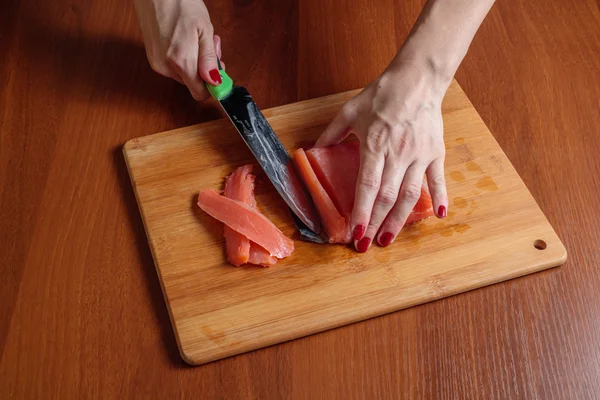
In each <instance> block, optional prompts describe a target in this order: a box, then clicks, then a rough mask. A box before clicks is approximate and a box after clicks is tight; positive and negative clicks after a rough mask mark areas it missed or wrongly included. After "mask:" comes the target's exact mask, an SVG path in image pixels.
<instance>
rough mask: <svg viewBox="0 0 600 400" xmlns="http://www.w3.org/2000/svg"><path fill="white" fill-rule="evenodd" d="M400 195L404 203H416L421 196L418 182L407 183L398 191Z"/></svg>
mask: <svg viewBox="0 0 600 400" xmlns="http://www.w3.org/2000/svg"><path fill="white" fill-rule="evenodd" d="M400 197H401V199H402V201H404V202H405V203H416V202H417V200H419V198H420V197H421V185H420V184H418V183H409V184H408V185H405V186H404V187H403V188H402V190H401V191H400Z"/></svg>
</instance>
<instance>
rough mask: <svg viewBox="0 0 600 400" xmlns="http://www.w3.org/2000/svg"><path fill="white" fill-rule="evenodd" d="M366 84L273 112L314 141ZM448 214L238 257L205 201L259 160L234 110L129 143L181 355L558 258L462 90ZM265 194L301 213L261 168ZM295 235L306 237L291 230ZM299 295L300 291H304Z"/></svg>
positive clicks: (448, 125) (225, 348)
mask: <svg viewBox="0 0 600 400" xmlns="http://www.w3.org/2000/svg"><path fill="white" fill-rule="evenodd" d="M356 94H358V91H350V92H345V93H341V94H336V95H330V96H326V97H321V98H317V99H314V100H307V101H303V102H299V103H295V104H290V105H286V106H281V107H277V108H275V109H270V110H265V116H266V117H267V118H268V120H269V123H270V124H271V126H272V127H273V129H274V130H275V132H277V135H278V136H279V138H280V140H281V141H282V143H283V145H284V146H285V147H286V148H287V149H288V151H289V152H290V154H291V152H293V151H294V150H295V149H296V148H298V147H300V146H302V145H304V144H312V143H314V141H315V140H316V138H317V137H318V136H319V134H320V133H321V132H323V130H324V129H325V128H326V127H327V124H328V123H329V121H331V120H332V119H333V118H334V117H335V116H336V114H337V113H338V112H339V110H340V108H341V106H342V105H343V104H344V102H346V101H348V100H350V99H351V98H352V97H353V96H355V95H356ZM442 113H443V116H444V126H445V138H446V143H447V145H446V147H447V155H446V175H447V179H446V180H447V182H448V193H449V197H450V199H451V206H450V207H449V215H448V218H446V219H445V220H443V221H440V220H437V219H435V218H431V219H428V220H426V221H422V222H420V223H418V224H415V225H413V226H411V227H408V228H406V229H404V230H403V232H402V234H401V235H400V236H399V238H398V239H397V240H396V241H395V243H394V245H393V246H390V247H388V248H385V249H383V248H373V249H372V251H370V252H369V253H368V254H365V255H360V254H359V253H356V252H354V251H353V250H351V249H349V248H348V247H346V246H332V245H316V244H313V243H305V242H302V241H299V240H296V250H295V252H294V254H293V255H292V257H289V258H287V259H285V260H284V261H282V262H280V263H279V264H277V266H274V267H271V268H269V269H266V270H265V269H262V268H258V269H256V268H232V267H231V265H229V264H228V262H227V260H226V257H225V255H224V238H223V227H222V224H220V223H218V221H215V220H213V219H212V218H211V217H210V216H209V215H207V214H206V213H204V212H202V211H201V210H200V209H199V208H198V207H197V206H196V199H197V196H198V192H199V191H200V190H202V189H206V188H210V189H215V190H222V189H223V179H224V177H225V176H227V175H229V174H230V173H231V172H233V171H234V170H235V169H236V168H237V167H239V166H241V165H245V164H248V163H252V164H255V165H256V164H257V163H256V160H254V158H253V157H252V155H251V154H249V153H250V152H249V150H248V149H247V148H246V147H245V146H242V145H241V144H242V143H243V141H242V139H241V137H239V135H238V133H237V132H236V130H235V128H234V127H233V125H232V124H231V122H230V121H229V119H228V118H223V119H220V120H217V121H213V122H207V123H204V124H200V125H194V126H190V127H186V128H181V129H177V130H173V131H168V132H163V133H158V134H154V135H149V136H145V137H141V138H135V139H132V140H130V141H128V142H127V143H126V144H125V146H124V149H123V152H124V155H125V159H126V160H127V166H128V170H129V175H130V177H131V180H132V184H133V187H134V191H135V194H136V198H137V202H138V206H139V208H140V211H141V214H142V219H143V221H144V226H145V230H146V234H147V236H148V240H149V242H150V248H151V250H152V254H153V258H154V262H155V265H156V269H157V272H158V276H159V278H160V282H161V286H162V288H163V293H164V295H165V299H166V302H167V306H168V309H169V314H170V316H171V320H172V323H173V328H174V330H175V335H176V337H177V342H178V345H179V349H180V352H181V356H182V357H183V359H184V360H185V361H186V362H187V363H189V364H192V365H198V364H204V363H207V362H210V361H214V360H217V359H220V358H223V357H229V356H232V355H237V354H239V353H242V352H247V351H250V350H256V349H258V348H262V347H266V346H269V345H273V344H277V343H280V342H283V341H286V340H291V339H297V338H299V337H301V336H305V335H310V334H314V333H317V332H321V331H324V330H327V329H332V328H336V327H339V326H342V325H346V324H349V323H352V322H357V321H361V320H364V319H367V318H372V317H375V316H379V315H381V314H384V313H389V312H393V311H397V310H400V309H402V308H406V307H409V306H414V305H417V304H421V303H425V302H428V301H432V300H436V299H440V298H442V297H446V296H449V295H452V294H456V293H461V292H464V291H467V290H471V289H475V288H478V287H481V286H485V285H489V284H492V283H497V282H501V281H504V280H506V279H510V278H514V277H517V276H522V275H525V274H528V273H532V272H537V271H540V270H542V269H546V268H549V267H555V266H558V265H561V264H562V263H564V262H565V260H566V256H567V254H566V249H565V248H564V246H563V244H562V243H561V241H560V239H559V238H558V237H557V236H556V234H555V232H554V230H553V229H552V227H551V226H550V224H549V223H548V221H547V220H546V218H545V217H544V215H543V213H542V212H541V210H540V209H539V207H538V205H537V204H536V202H535V200H534V199H533V198H532V197H531V194H530V193H529V191H528V190H527V188H526V187H525V185H524V184H523V182H522V181H521V179H520V178H519V176H518V174H517V173H516V171H515V170H514V168H513V166H512V165H511V164H510V162H509V161H508V159H507V158H506V155H505V154H504V153H503V152H502V150H501V149H500V147H499V146H498V144H497V143H496V141H495V140H494V137H493V136H492V134H491V133H490V131H489V130H488V129H487V127H486V126H485V124H484V123H483V121H482V120H481V118H480V117H479V115H478V114H477V112H476V111H475V109H474V108H473V106H472V105H471V103H470V102H469V100H468V99H467V97H466V96H465V94H464V92H463V91H462V89H461V88H460V87H459V85H458V84H457V83H456V82H453V83H452V85H451V86H450V89H449V90H448V93H447V94H446V97H445V99H444V104H443V107H442ZM255 173H257V174H258V176H259V177H261V178H262V179H260V181H262V182H260V181H259V183H258V186H259V188H258V196H257V202H258V204H259V207H261V209H262V210H263V212H264V213H265V215H266V216H267V217H268V218H269V219H270V220H271V221H273V222H274V223H275V224H276V225H277V226H278V227H279V228H280V229H282V230H283V232H284V233H286V234H287V235H288V236H292V237H293V236H294V233H295V229H294V224H293V221H292V220H291V218H290V216H289V215H288V213H287V212H286V211H287V206H286V205H285V204H284V203H283V201H282V200H281V198H280V197H279V195H278V194H277V192H276V191H275V189H274V188H273V186H272V185H271V184H270V183H269V181H268V179H267V178H266V177H265V176H264V173H263V172H262V170H260V167H258V166H256V168H255ZM296 238H297V235H296ZM300 299H302V300H300Z"/></svg>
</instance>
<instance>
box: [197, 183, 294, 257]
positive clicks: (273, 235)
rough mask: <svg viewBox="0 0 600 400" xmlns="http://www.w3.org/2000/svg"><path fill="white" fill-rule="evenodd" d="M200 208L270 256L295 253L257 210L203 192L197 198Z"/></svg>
mask: <svg viewBox="0 0 600 400" xmlns="http://www.w3.org/2000/svg"><path fill="white" fill-rule="evenodd" d="M198 206H200V208H201V209H202V210H204V211H205V212H206V213H207V214H209V215H210V216H211V217H213V218H215V219H218V220H219V221H221V222H223V223H224V224H225V225H227V226H228V227H230V228H231V229H232V230H234V231H236V232H238V233H240V234H242V235H244V236H245V237H247V238H248V240H250V242H254V243H256V244H257V245H259V246H260V247H262V248H264V249H265V250H266V251H267V252H268V253H269V255H270V256H271V257H277V258H280V259H281V258H285V257H288V256H290V255H291V254H292V252H293V251H294V242H293V241H292V239H290V238H288V237H287V236H285V235H284V234H283V233H282V232H281V231H280V230H279V229H278V228H277V227H276V226H275V225H274V224H273V223H272V222H271V221H269V219H268V218H267V217H265V216H264V215H262V214H261V213H260V212H259V211H258V210H256V209H255V208H253V207H251V206H249V205H247V204H245V203H242V202H241V201H238V200H233V199H230V198H228V197H225V196H221V195H219V193H217V192H216V191H215V190H213V189H204V190H202V191H201V192H200V194H199V195H198Z"/></svg>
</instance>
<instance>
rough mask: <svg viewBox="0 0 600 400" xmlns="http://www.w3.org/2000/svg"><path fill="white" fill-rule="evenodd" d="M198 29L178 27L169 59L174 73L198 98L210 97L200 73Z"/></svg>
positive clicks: (195, 97) (168, 55)
mask: <svg viewBox="0 0 600 400" xmlns="http://www.w3.org/2000/svg"><path fill="white" fill-rule="evenodd" d="M197 40H198V39H197V37H196V31H194V30H183V29H179V28H176V31H175V32H174V38H173V45H172V46H171V47H170V48H169V51H168V53H167V60H168V63H169V65H170V67H171V70H172V72H173V74H176V75H177V76H179V78H180V79H181V80H182V81H183V83H184V84H185V85H186V86H187V88H188V89H189V91H190V93H191V94H192V96H193V97H194V99H196V100H203V99H205V98H206V97H208V91H207V90H206V87H205V86H204V82H203V81H202V79H200V76H199V75H198V42H197Z"/></svg>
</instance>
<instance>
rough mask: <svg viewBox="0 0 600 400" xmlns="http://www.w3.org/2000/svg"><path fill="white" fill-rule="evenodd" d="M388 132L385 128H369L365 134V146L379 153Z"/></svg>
mask: <svg viewBox="0 0 600 400" xmlns="http://www.w3.org/2000/svg"><path fill="white" fill-rule="evenodd" d="M387 137H388V134H387V131H386V130H385V129H382V128H375V129H370V130H369V132H368V134H367V148H368V149H369V150H371V151H372V152H375V153H379V152H380V151H381V150H382V149H383V147H384V145H385V142H386V140H387Z"/></svg>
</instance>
